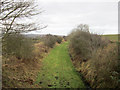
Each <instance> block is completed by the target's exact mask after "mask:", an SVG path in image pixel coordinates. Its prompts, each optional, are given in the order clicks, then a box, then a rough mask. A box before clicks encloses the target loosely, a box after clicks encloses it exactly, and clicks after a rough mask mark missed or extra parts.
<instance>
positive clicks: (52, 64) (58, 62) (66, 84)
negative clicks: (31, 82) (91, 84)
mask: <svg viewBox="0 0 120 90" xmlns="http://www.w3.org/2000/svg"><path fill="white" fill-rule="evenodd" d="M68 44H69V43H67V42H65V43H63V44H61V45H59V46H56V47H55V48H54V49H52V50H51V51H50V52H49V55H48V56H47V57H45V58H44V60H43V62H42V63H43V65H42V68H41V69H40V72H39V74H38V79H37V82H36V83H37V84H39V85H41V87H42V88H85V86H84V84H83V81H82V80H81V77H80V76H79V74H78V73H77V72H76V71H75V69H74V67H73V65H72V62H71V61H70V56H69V54H68V50H67V47H68Z"/></svg>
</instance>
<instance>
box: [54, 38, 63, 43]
mask: <svg viewBox="0 0 120 90" xmlns="http://www.w3.org/2000/svg"><path fill="white" fill-rule="evenodd" d="M55 38H56V42H57V43H59V44H60V43H61V42H62V37H60V36H55Z"/></svg>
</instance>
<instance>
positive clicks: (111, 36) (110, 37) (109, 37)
mask: <svg viewBox="0 0 120 90" xmlns="http://www.w3.org/2000/svg"><path fill="white" fill-rule="evenodd" d="M102 36H104V37H106V38H108V39H110V40H115V41H118V36H119V35H118V34H113V35H102Z"/></svg>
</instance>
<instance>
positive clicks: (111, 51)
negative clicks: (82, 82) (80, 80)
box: [86, 45, 119, 88]
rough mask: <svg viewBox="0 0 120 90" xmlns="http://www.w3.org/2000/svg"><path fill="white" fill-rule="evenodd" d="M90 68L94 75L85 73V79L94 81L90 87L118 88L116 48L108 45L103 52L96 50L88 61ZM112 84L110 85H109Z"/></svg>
mask: <svg viewBox="0 0 120 90" xmlns="http://www.w3.org/2000/svg"><path fill="white" fill-rule="evenodd" d="M89 64H90V67H91V68H92V69H93V70H92V71H95V74H96V75H95V74H93V75H92V74H90V73H87V72H86V73H87V74H86V76H87V78H88V77H89V78H92V77H96V78H93V80H94V81H95V82H94V83H95V84H93V85H92V87H95V88H96V87H97V88H115V87H117V86H118V75H119V73H118V72H117V69H118V48H117V46H115V45H108V46H107V47H105V48H104V49H103V50H101V49H98V50H97V52H96V53H95V54H94V56H93V57H92V59H91V60H90V61H89ZM111 82H112V84H111Z"/></svg>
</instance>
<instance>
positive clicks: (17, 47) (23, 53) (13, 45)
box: [2, 33, 34, 60]
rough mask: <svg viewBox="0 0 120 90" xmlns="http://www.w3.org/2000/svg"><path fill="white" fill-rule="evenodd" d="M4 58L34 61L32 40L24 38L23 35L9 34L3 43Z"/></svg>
mask: <svg viewBox="0 0 120 90" xmlns="http://www.w3.org/2000/svg"><path fill="white" fill-rule="evenodd" d="M2 42H3V43H2V44H3V45H2V54H3V56H6V57H8V56H15V57H16V58H18V59H22V60H31V59H33V49H34V48H33V42H32V40H31V39H29V38H26V37H24V36H23V35H21V34H15V33H12V34H9V36H7V38H4V39H3V41H2Z"/></svg>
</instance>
